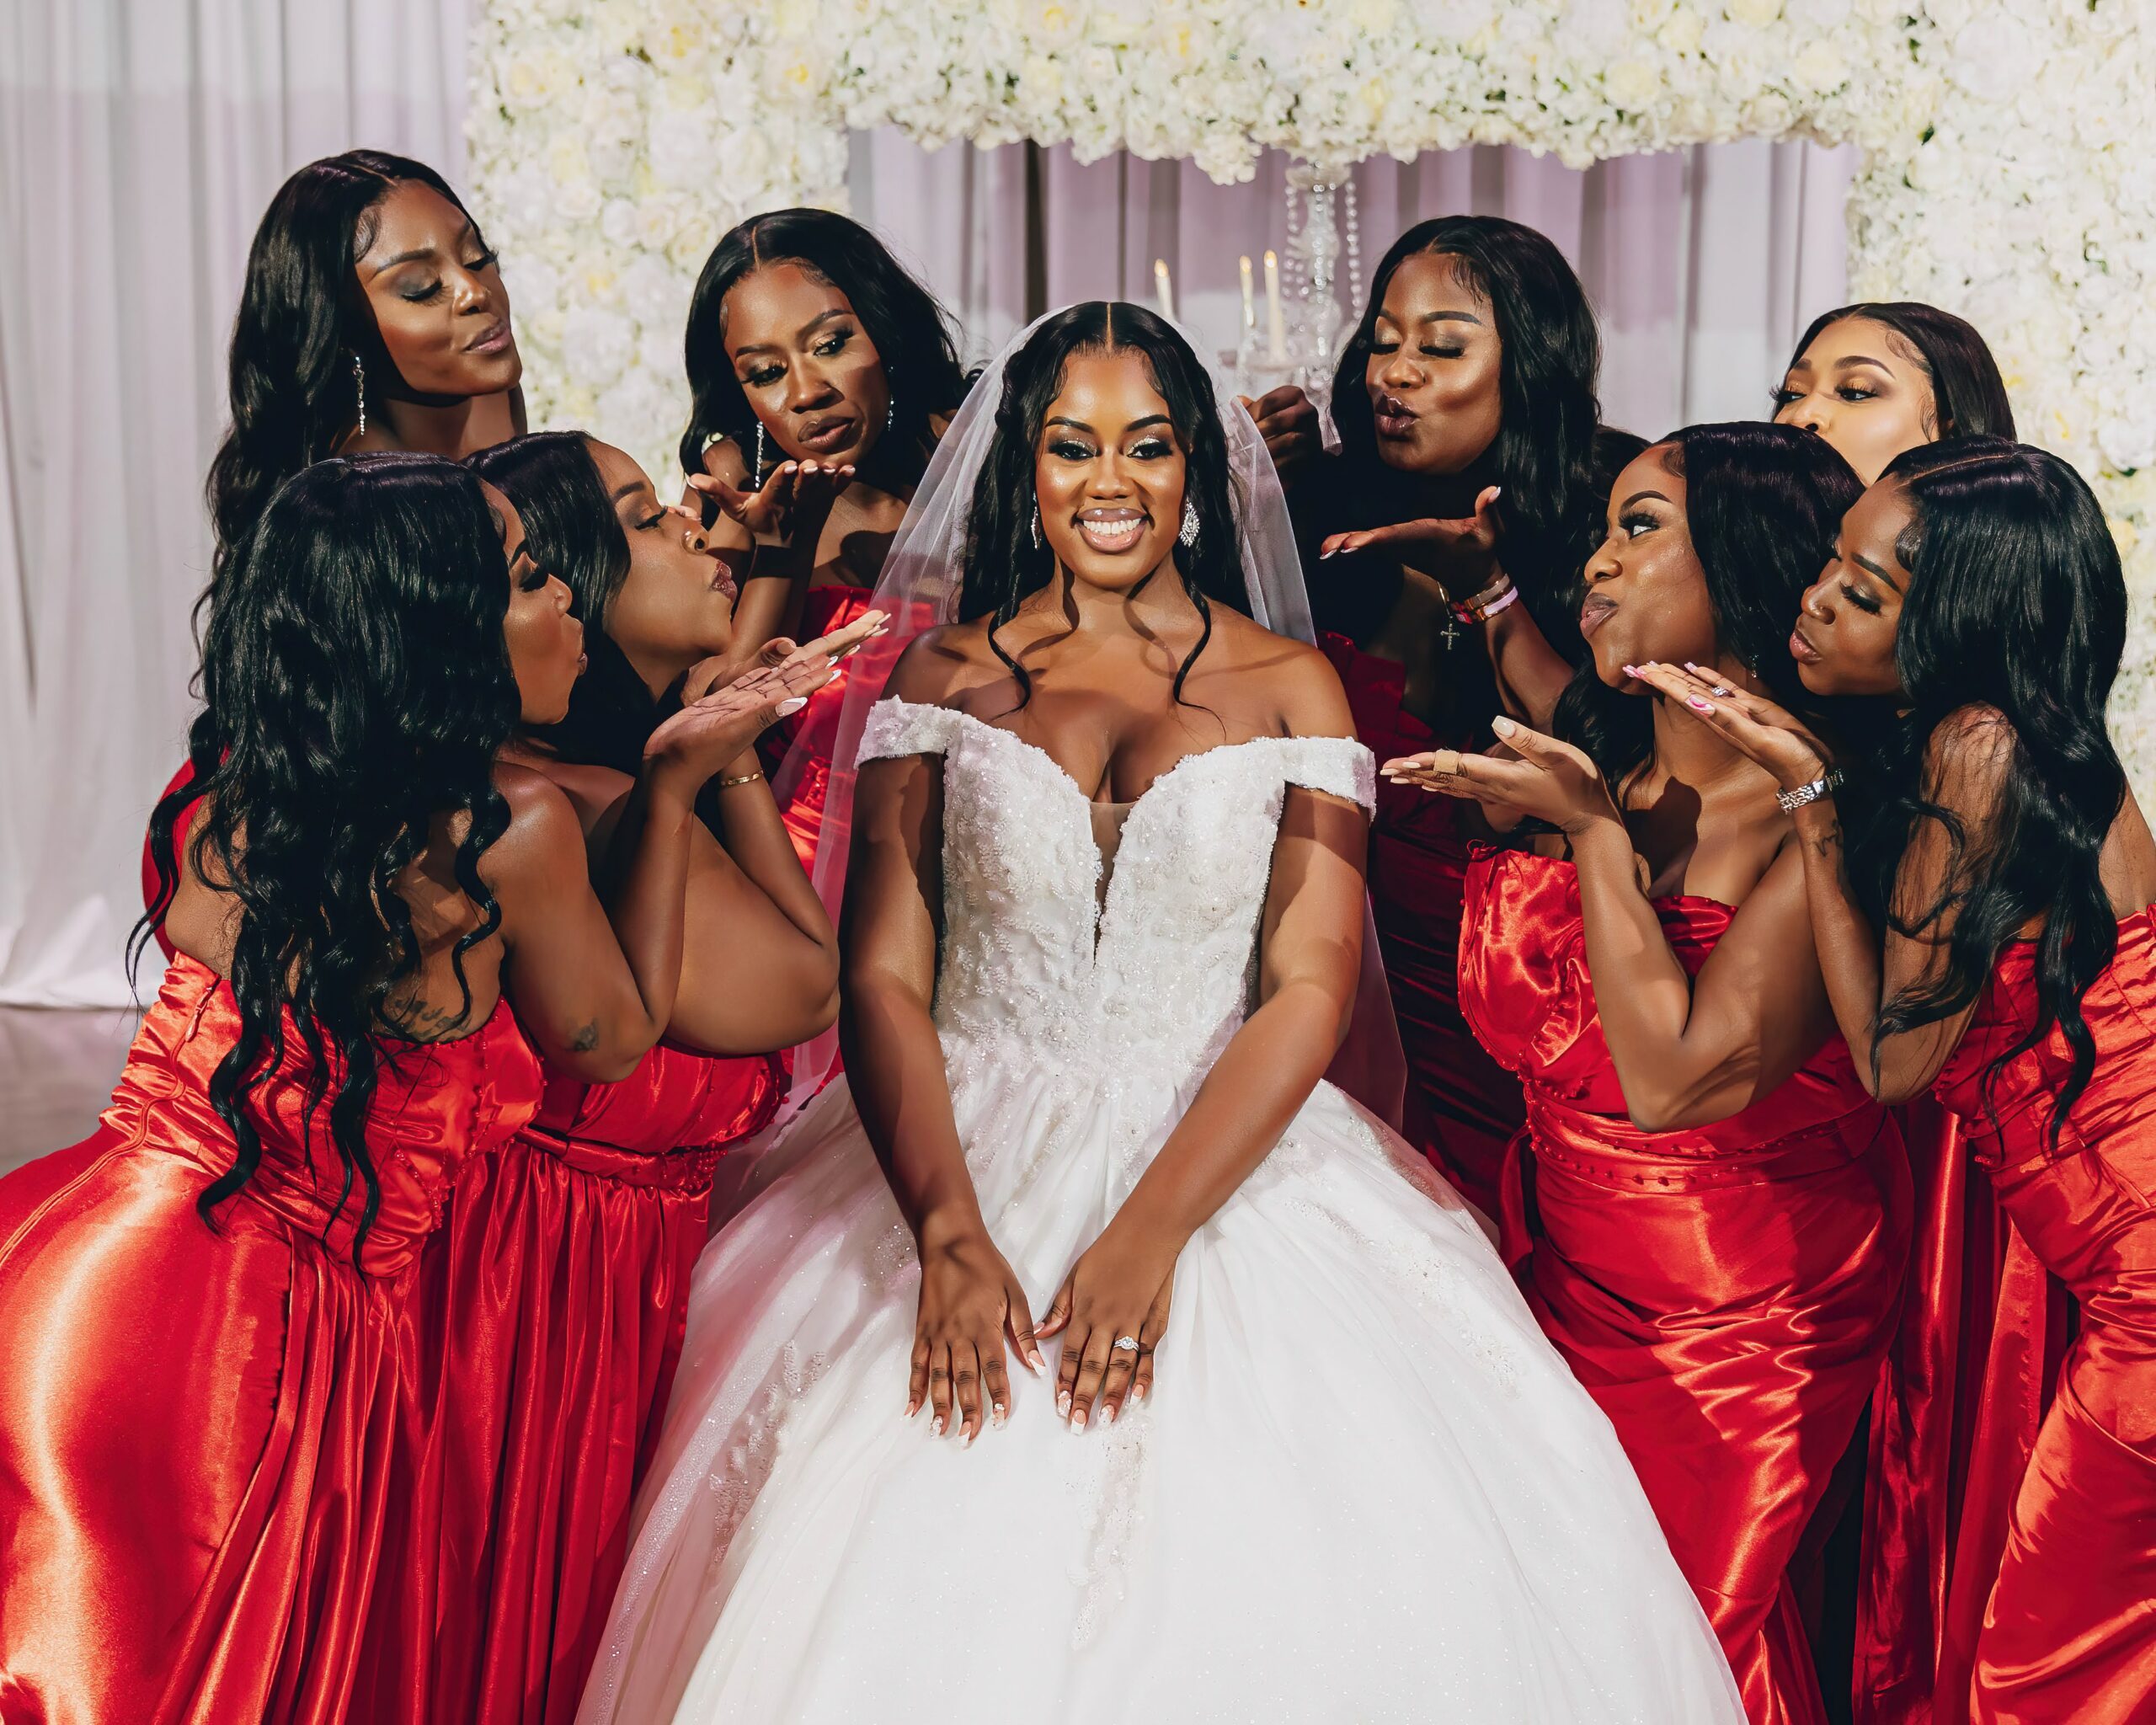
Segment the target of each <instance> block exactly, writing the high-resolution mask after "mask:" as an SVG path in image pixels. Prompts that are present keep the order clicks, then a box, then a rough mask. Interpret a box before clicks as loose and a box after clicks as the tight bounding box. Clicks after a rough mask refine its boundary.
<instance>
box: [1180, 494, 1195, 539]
mask: <svg viewBox="0 0 2156 1725" xmlns="http://www.w3.org/2000/svg"><path fill="white" fill-rule="evenodd" d="M1176 537H1177V539H1179V540H1180V541H1182V543H1183V544H1184V545H1186V546H1189V545H1195V544H1197V543H1198V510H1197V507H1196V505H1193V503H1192V502H1191V500H1190V499H1189V498H1188V497H1187V496H1186V497H1185V498H1184V499H1183V500H1182V526H1181V527H1180V528H1179V529H1177V533H1176Z"/></svg>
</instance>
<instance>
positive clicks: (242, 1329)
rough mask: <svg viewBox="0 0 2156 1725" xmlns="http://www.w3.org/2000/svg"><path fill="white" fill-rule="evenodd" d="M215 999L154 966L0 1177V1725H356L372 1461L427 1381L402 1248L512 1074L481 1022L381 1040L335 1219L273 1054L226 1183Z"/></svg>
mask: <svg viewBox="0 0 2156 1725" xmlns="http://www.w3.org/2000/svg"><path fill="white" fill-rule="evenodd" d="M239 1028H240V1023H239V1013H238V1010H237V1007H236V1006H235V1005H234V1004H233V1001H232V991H231V990H230V988H229V987H228V986H227V985H226V984H225V983H224V982H223V981H222V980H220V979H219V978H218V977H217V976H216V975H215V974H213V973H212V972H211V971H210V970H209V969H206V968H205V967H204V966H203V965H201V964H197V963H196V962H195V960H193V959H188V958H181V959H178V960H176V961H175V962H174V963H173V965H172V967H171V969H169V970H168V972H167V974H166V976H165V980H164V985H163V988H162V990H161V991H159V993H158V996H157V1001H156V1004H155V1005H153V1006H152V1007H151V1009H150V1011H149V1012H148V1014H147V1017H145V1018H144V1020H143V1023H142V1028H141V1032H140V1033H139V1034H138V1035H137V1036H136V1039H135V1044H134V1047H133V1049H131V1051H130V1053H129V1055H128V1060H127V1065H126V1068H125V1071H123V1072H122V1073H121V1075H120V1083H119V1086H118V1087H117V1089H115V1092H114V1093H113V1099H112V1104H111V1106H110V1107H109V1108H107V1109H106V1111H105V1113H104V1117H103V1119H102V1121H101V1123H100V1124H99V1128H98V1130H97V1131H96V1132H95V1133H94V1134H93V1135H92V1136H91V1137H90V1138H89V1139H88V1140H85V1141H84V1142H83V1143H82V1144H80V1145H77V1146H75V1148H73V1149H72V1150H67V1151H59V1152H57V1153H56V1154H54V1155H51V1156H45V1157H43V1158H42V1159H40V1160H39V1161H37V1162H31V1163H29V1165H28V1166H26V1167H23V1168H20V1169H19V1170H18V1171H17V1172H14V1173H13V1174H11V1175H9V1176H8V1178H6V1179H5V1180H0V1718H5V1719H7V1720H8V1721H10V1722H12V1721H14V1720H18V1719H20V1720H24V1721H25V1722H28V1721H31V1720H35V1721H39V1722H41V1725H168V1722H173V1725H177V1722H186V1725H233V1722H237V1721H246V1722H248V1725H255V1722H258V1721H270V1722H276V1725H340V1722H343V1721H344V1720H346V1719H348V1718H352V1717H365V1715H364V1713H361V1712H355V1710H354V1703H353V1697H354V1694H355V1683H356V1682H357V1680H359V1678H360V1674H361V1671H362V1669H363V1666H364V1663H365V1661H364V1654H363V1651H362V1642H363V1635H364V1632H365V1629H366V1622H367V1619H368V1616H369V1612H370V1609H371V1602H372V1600H373V1599H374V1596H375V1589H376V1580H377V1576H378V1573H379V1568H380V1566H381V1564H382V1562H383V1559H382V1551H383V1547H384V1544H385V1541H386V1540H387V1541H389V1542H391V1543H392V1544H393V1543H394V1541H395V1538H396V1535H397V1531H398V1518H399V1515H400V1513H401V1510H402V1506H403V1501H404V1498H405V1494H406V1493H407V1492H408V1489H409V1486H410V1481H409V1479H408V1477H407V1475H406V1474H405V1472H404V1469H405V1466H406V1464H407V1462H408V1459H409V1457H408V1452H407V1451H405V1450H403V1447H402V1445H401V1441H400V1439H401V1438H402V1435H403V1432H404V1430H405V1429H406V1428H405V1425H404V1421H405V1417H406V1414H407V1413H408V1409H409V1407H410V1406H411V1398H412V1394H413V1389H414V1385H415V1384H417V1383H419V1382H420V1381H423V1379H424V1376H425V1374H426V1363H425V1361H424V1357H423V1354H424V1350H423V1345H422V1342H421V1338H420V1336H419V1331H418V1328H417V1327H416V1325H415V1324H414V1319H413V1306H414V1299H415V1296H416V1294H417V1290H418V1287H419V1258H420V1253H421V1249H422V1247H424V1244H425V1243H426V1242H427V1241H428V1239H429V1238H430V1236H431V1235H432V1234H433V1232H434V1231H435V1227H436V1226H437V1223H438V1222H439V1220H440V1214H441V1208H442V1204H443V1199H444V1195H445V1194H446V1190H447V1188H448V1187H449V1185H450V1183H451V1181H452V1180H453V1179H454V1178H456V1174H457V1172H458V1171H459V1169H460V1168H461V1167H462V1165H463V1164H464V1162H466V1160H467V1158H468V1157H469V1156H472V1154H474V1153H475V1152H478V1153H481V1154H483V1153H484V1152H485V1151H488V1150H489V1149H490V1148H491V1147H492V1146H494V1144H495V1143H497V1142H499V1140H502V1139H504V1138H505V1137H506V1136H508V1135H510V1133H512V1132H514V1131H515V1130H517V1129H518V1128H520V1127H521V1126H522V1125H523V1124H525V1122H526V1121H527V1120H528V1119H530V1118H531V1114H532V1112H533V1110H534V1109H535V1108H536V1107H537V1105H538V1102H539V1097H540V1075H539V1063H538V1060H537V1059H536V1056H535V1055H533V1054H532V1052H531V1049H530V1047H529V1046H528V1044H526V1041H525V1039H524V1037H523V1035H522V1034H521V1033H520V1031H519V1030H518V1028H517V1026H516V1023H515V1018H514V1017H512V1016H511V1015H510V1011H509V1008H508V1007H506V1006H504V1005H498V1006H497V1007H495V1010H494V1012H493V1014H492V1015H491V1016H490V1017H488V1020H487V1022H486V1023H485V1024H484V1025H483V1026H482V1027H481V1028H479V1029H478V1030H477V1031H474V1032H472V1033H471V1034H469V1035H467V1036H464V1037H462V1038H460V1039H456V1040H454V1041H450V1042H440V1043H430V1044H412V1043H393V1044H391V1047H392V1049H394V1050H395V1054H396V1059H395V1061H394V1064H393V1065H385V1066H384V1068H383V1071H382V1075H381V1078H380V1081H379V1087H378V1088H377V1090H376V1096H375V1099H374V1103H373V1105H372V1107H371V1110H370V1113H369V1116H368V1119H369V1124H368V1129H367V1142H368V1146H369V1148H370V1150H371V1153H372V1155H373V1158H374V1163H375V1167H376V1171H377V1172H378V1175H379V1177H380V1179H381V1183H382V1199H381V1204H380V1208H379V1210H378V1211H377V1213H376V1216H375V1218H374V1221H373V1223H372V1226H371V1228H370V1229H369V1231H368V1232H367V1234H366V1238H365V1240H364V1241H363V1242H360V1244H359V1247H358V1251H357V1262H356V1263H355V1261H354V1238H355V1231H356V1225H357V1221H358V1215H359V1203H358V1199H357V1196H356V1194H355V1196H354V1197H352V1198H351V1199H348V1200H347V1201H346V1202H345V1203H344V1205H343V1206H342V1208H341V1210H340V1209H339V1207H338V1203H337V1199H338V1196H339V1192H340V1190H341V1188H342V1183H343V1180H344V1171H343V1168H342V1165H341V1163H340V1162H339V1158H338V1156H337V1153H336V1151H335V1149H334V1146H332V1144H331V1142H330V1140H329V1136H328V1130H327V1127H326V1124H325V1123H324V1121H323V1119H322V1117H321V1115H320V1114H319V1113H318V1112H316V1111H314V1110H312V1109H310V1108H309V1107H308V1106H307V1099H306V1095H305V1090H306V1080H307V1076H308V1075H307V1067H306V1065H305V1064H304V1061H305V1056H304V1054H303V1051H302V1042H301V1039H300V1036H299V1033H298V1030H297V1028H296V1026H294V1025H292V1024H291V1023H290V1022H289V1020H288V1022H287V1024H286V1048H287V1054H286V1060H285V1062H284V1064H283V1065H282V1066H281V1067H280V1070H279V1071H277V1072H276V1073H275V1075H273V1076H272V1077H271V1078H270V1081H269V1085H268V1088H267V1089H266V1091H264V1092H257V1097H258V1098H259V1099H258V1101H257V1102H256V1103H255V1104H254V1107H255V1110H256V1112H255V1115H254V1118H255V1119H256V1121H257V1124H258V1128H259V1132H260V1135H261V1162H260V1165H259V1167H258V1168H257V1170H256V1172H255V1174H254V1177H253V1179H252V1180H251V1181H249V1183H248V1185H247V1186H246V1187H245V1188H243V1190H242V1191H241V1192H240V1193H239V1194H237V1196H236V1197H234V1198H232V1199H229V1200H227V1202H226V1204H224V1205H222V1206H221V1209H220V1211H219V1215H218V1222H217V1226H216V1229H215V1230H214V1231H213V1230H212V1229H211V1227H210V1226H209V1225H208V1224H207V1223H205V1221H204V1220H203V1219H202V1217H201V1216H200V1215H199V1214H198V1213H197V1212H196V1210H195V1199H197V1198H198V1197H199V1196H200V1194H201V1193H202V1192H203V1190H204V1189H205V1188H206V1187H207V1186H209V1185H210V1184H211V1182H212V1181H214V1180H215V1179H216V1178H218V1177H219V1176H220V1175H221V1174H222V1173H223V1172H225V1171H226V1170H227V1169H228V1168H229V1167H232V1162H233V1159H234V1156H235V1155H236V1146H235V1141H234V1138H233V1134H232V1129H231V1128H230V1127H229V1126H227V1124H225V1122H224V1120H223V1119H221V1117H220V1116H219V1115H218V1114H217V1112H216V1109H215V1108H212V1107H211V1104H210V1101H209V1085H210V1080H211V1074H212V1073H213V1072H214V1071H216V1067H217V1065H218V1063H219V1062H220V1061H221V1060H222V1059H223V1058H224V1056H225V1055H226V1054H227V1052H228V1051H229V1050H230V1049H231V1048H232V1045H233V1044H234V1042H235V1040H236V1039H237V1037H238V1034H239Z"/></svg>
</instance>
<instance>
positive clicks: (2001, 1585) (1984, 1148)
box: [1934, 911, 2156, 1725]
mask: <svg viewBox="0 0 2156 1725" xmlns="http://www.w3.org/2000/svg"><path fill="white" fill-rule="evenodd" d="M2151 914H2152V913H2151V912H2150V911H2142V912H2141V913H2139V914H2138V915H2136V916H2132V917H2129V918H2127V920H2126V921H2122V922H2121V923H2120V925H2119V935H2118V950H2117V953H2116V957H2115V958H2114V959H2112V962H2111V968H2110V969H2108V970H2106V971H2105V973H2104V974H2103V975H2101V976H2100V977H2099V978H2098V979H2097V980H2096V982H2095V985H2093V986H2092V987H2091V988H2090V989H2089V993H2088V995H2087V996H2086V997H2085V998H2084V1000H2083V1001H2082V1008H2081V1009H2082V1013H2083V1016H2084V1018H2085V1019H2086V1020H2087V1023H2088V1025H2089V1030H2090V1032H2091V1033H2093V1034H2094V1036H2095V1042H2096V1068H2095V1075H2094V1076H2093V1077H2092V1078H2091V1080H2090V1081H2089V1087H2088V1088H2087V1089H2086V1090H2085V1091H2084V1092H2083V1093H2082V1094H2081V1096H2080V1097H2079V1098H2077V1099H2076V1101H2075V1103H2074V1104H2073V1109H2072V1112H2071V1113H2070V1114H2068V1116H2067V1119H2066V1123H2065V1125H2064V1128H2063V1130H2062V1131H2061V1132H2060V1133H2059V1135H2058V1139H2057V1143H2056V1144H2054V1143H2053V1141H2052V1133H2051V1129H2052V1123H2053V1120H2054V1119H2055V1117H2056V1115H2057V1103H2058V1097H2059V1096H2060V1093H2061V1091H2062V1088H2063V1084H2064V1081H2065V1078H2066V1075H2067V1071H2068V1053H2067V1045H2066V1042H2065V1039H2064V1038H2063V1036H2062V1035H2061V1034H2060V1033H2058V1032H2057V1030H2056V1029H2054V1030H2053V1031H2052V1033H2051V1035H2050V1036H2049V1037H2048V1038H2047V1039H2045V1040H2044V1041H2042V1042H2041V1043H2040V1044H2038V1045H2037V1046H2036V1048H2035V1049H2031V1050H2028V1051H2026V1052H2025V1053H2022V1054H2020V1055H2015V1056H2014V1058H2013V1059H2011V1060H2008V1061H2007V1062H2006V1063H2005V1065H2004V1066H2003V1067H2000V1068H1999V1070H1998V1071H1996V1073H1993V1071H1991V1070H1990V1069H1991V1068H1992V1065H1993V1061H1994V1060H1997V1059H1998V1057H1999V1055H2002V1054H2004V1052H2005V1050H2007V1049H2009V1048H2011V1047H2012V1046H2013V1045H2014V1044H2015V1042H2016V1041H2018V1040H2019V1039H2020V1037H2021V1036H2022V1035H2023V1034H2024V1033H2025V1032H2026V1030H2027V1028H2028V1027H2029V1026H2031V1024H2033V1023H2035V1022H2036V981H2035V964H2036V948H2035V945H2034V943H2028V942H2017V943H2015V944H2014V945H2012V946H2010V947H2009V948H2007V950H2006V951H2005V953H2004V954H2002V956H2001V958H2000V959H1999V964H1998V965H1997V967H1996V968H1995V969H1994V971H1993V975H1992V978H1991V981H1990V984H1989V986H1988V990H1987V991H1986V993H1985V995H1984V996H1983V1000H1982V1001H1981V1002H1980V1003H1979V1005H1978V1007H1977V1012H1976V1016H1975V1017H1974V1018H1973V1020H1972V1023H1971V1024H1970V1027H1969V1029H1968V1032H1967V1034H1966V1035H1964V1036H1963V1038H1962V1039H1961V1046H1960V1047H1959V1048H1958V1049H1956V1051H1955V1053H1954V1054H1953V1055H1952V1056H1951V1058H1950V1059H1949V1060H1948V1062H1947V1064H1946V1067H1945V1070H1944V1071H1942V1072H1941V1073H1940V1076H1939V1079H1938V1081H1937V1083H1936V1084H1935V1087H1934V1093H1935V1095H1936V1096H1937V1097H1939V1099H1940V1101H1941V1102H1942V1103H1945V1105H1946V1106H1947V1107H1948V1108H1951V1109H1953V1110H1954V1112H1955V1113H1956V1114H1960V1115H1961V1118H1962V1121H1963V1124H1964V1127H1965V1130H1966V1131H1967V1136H1968V1140H1969V1144H1970V1146H1971V1152H1972V1156H1974V1158H1975V1160H1976V1162H1977V1164H1978V1166H1979V1167H1982V1168H1983V1169H1984V1170H1985V1172H1987V1173H1988V1175H1989V1177H1990V1181H1991V1184H1992V1188H1993V1191H1994V1192H1995V1193H1996V1194H1997V1196H1998V1200H1999V1207H2000V1208H2001V1209H2002V1210H2004V1212H2005V1213H2006V1215H2008V1216H2009V1218H2010V1219H2011V1220H2012V1222H2013V1224H2014V1227H2015V1231H2016V1232H2017V1233H2018V1234H2019V1236H2020V1237H2021V1238H2022V1239H2024V1240H2025V1241H2026V1242H2027V1243H2028V1246H2029V1247H2030V1248H2031V1251H2032V1252H2034V1253H2035V1254H2036V1258H2038V1259H2039V1260H2040V1261H2041V1263H2042V1264H2043V1265H2044V1267H2045V1268H2047V1269H2048V1270H2049V1271H2050V1273H2051V1274H2052V1275H2053V1276H2054V1277H2056V1278H2057V1279H2058V1280H2059V1281H2060V1282H2061V1283H2063V1284H2064V1286H2065V1287H2066V1289H2067V1290H2068V1291H2069V1292H2070V1293H2071V1294H2072V1295H2073V1300H2074V1301H2075V1303H2076V1306H2078V1308H2079V1314H2080V1324H2079V1331H2078V1332H2077V1333H2076V1334H2075V1335H2074V1337H2073V1341H2072V1343H2071V1344H2070V1345H2069V1346H2068V1348H2067V1349H2066V1353H2065V1359H2064V1365H2063V1370H2061V1371H2060V1373H2059V1374H2058V1375H2057V1378H2056V1379H2055V1381H2053V1385H2052V1389H2053V1394H2052V1402H2051V1407H2050V1411H2049V1412H2048V1413H2047V1414H2046V1415H2045V1416H2044V1419H2043V1423H2042V1426H2041V1429H2040V1430H2039V1432H2038V1434H2037V1437H2036V1446H2035V1450H2034V1453H2033V1454H2032V1455H2031V1458H2030V1461H2029V1465H2028V1468H2027V1471H2026V1472H2025V1474H2024V1476H2023V1477H2022V1479H2021V1481H2020V1486H2019V1489H2018V1491H2017V1492H2016V1493H2015V1496H2014V1498H2013V1499H2012V1503H2011V1507H2010V1509H2009V1512H2008V1515H2007V1519H2006V1525H2005V1528H2004V1537H2003V1540H2002V1541H2001V1542H2000V1543H2001V1546H2002V1549H2003V1556H2002V1557H2001V1561H2000V1563H1999V1576H1998V1580H1997V1582H1996V1583H1995V1584H1994V1585H1993V1589H1992V1590H1991V1596H1990V1602H1989V1605H1988V1609H1987V1610H1986V1611H1985V1614H1984V1619H1983V1627H1982V1629H1981V1631H1980V1632H1978V1635H1977V1642H1976V1647H1975V1650H1974V1659H1973V1669H1972V1674H1971V1681H1970V1688H1969V1692H1968V1699H1967V1708H1968V1712H1967V1717H1971V1718H1972V1719H1975V1720H1977V1721H1980V1722H1984V1725H1993V1722H1997V1725H2007V1722H2012V1725H2055V1722H2056V1725H2064V1722H2067V1721H2072V1722H2073V1725H2127V1722H2128V1721H2142V1720H2147V1719H2149V1718H2151V1717H2156V926H2152V921H2151ZM1964 1527H1965V1529H1966V1527H1967V1511H1965V1514H1964ZM1943 1699H1944V1701H1945V1702H1946V1704H1947V1705H1948V1706H1950V1707H1951V1706H1952V1704H1953V1702H1954V1701H1955V1700H1956V1698H1955V1697H1951V1696H1948V1697H1944V1698H1943ZM1944 1716H1945V1715H1942V1717H1944Z"/></svg>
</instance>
